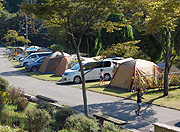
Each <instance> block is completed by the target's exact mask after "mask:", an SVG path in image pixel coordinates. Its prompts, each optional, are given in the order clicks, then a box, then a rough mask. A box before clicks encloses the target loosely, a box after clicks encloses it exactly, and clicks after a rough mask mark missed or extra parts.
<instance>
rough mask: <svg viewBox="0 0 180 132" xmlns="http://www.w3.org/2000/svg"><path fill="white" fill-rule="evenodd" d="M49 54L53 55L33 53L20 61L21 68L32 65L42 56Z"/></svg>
mask: <svg viewBox="0 0 180 132" xmlns="http://www.w3.org/2000/svg"><path fill="white" fill-rule="evenodd" d="M49 54H51V52H37V53H32V54H30V55H29V56H27V57H25V58H23V59H20V61H19V66H25V65H26V64H27V63H31V62H34V61H35V60H37V59H38V58H40V57H42V56H48V55H49Z"/></svg>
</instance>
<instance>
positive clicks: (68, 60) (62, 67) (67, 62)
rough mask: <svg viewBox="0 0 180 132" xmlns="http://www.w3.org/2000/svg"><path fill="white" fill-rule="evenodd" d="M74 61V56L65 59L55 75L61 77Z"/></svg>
mask: <svg viewBox="0 0 180 132" xmlns="http://www.w3.org/2000/svg"><path fill="white" fill-rule="evenodd" d="M71 60H72V56H68V57H63V58H62V60H61V62H60V63H59V65H58V67H57V69H56V71H55V73H54V75H56V76H61V75H62V74H63V73H64V71H65V70H66V69H68V66H69V64H70V62H71Z"/></svg>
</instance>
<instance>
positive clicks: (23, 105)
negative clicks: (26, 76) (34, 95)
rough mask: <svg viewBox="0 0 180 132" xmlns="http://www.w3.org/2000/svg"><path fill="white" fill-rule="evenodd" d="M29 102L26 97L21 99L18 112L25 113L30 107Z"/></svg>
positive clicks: (18, 103)
mask: <svg viewBox="0 0 180 132" xmlns="http://www.w3.org/2000/svg"><path fill="white" fill-rule="evenodd" d="M28 104H29V101H28V99H27V98H25V97H20V98H19V99H18V101H17V111H24V110H25V108H26V107H27V106H28Z"/></svg>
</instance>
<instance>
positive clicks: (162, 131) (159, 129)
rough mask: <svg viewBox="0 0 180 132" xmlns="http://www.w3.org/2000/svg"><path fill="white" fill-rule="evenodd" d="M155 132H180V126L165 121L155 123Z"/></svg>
mask: <svg viewBox="0 0 180 132" xmlns="http://www.w3.org/2000/svg"><path fill="white" fill-rule="evenodd" d="M153 125H154V132H180V128H179V127H176V126H170V125H166V124H164V123H158V122H157V123H154V124H153Z"/></svg>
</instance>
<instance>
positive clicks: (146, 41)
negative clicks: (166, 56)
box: [134, 29, 163, 62]
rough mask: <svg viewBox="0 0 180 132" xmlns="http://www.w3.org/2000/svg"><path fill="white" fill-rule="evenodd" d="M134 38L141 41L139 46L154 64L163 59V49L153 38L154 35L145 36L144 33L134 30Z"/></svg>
mask: <svg viewBox="0 0 180 132" xmlns="http://www.w3.org/2000/svg"><path fill="white" fill-rule="evenodd" d="M134 38H135V39H136V40H141V42H140V43H138V44H137V46H138V47H139V48H140V50H142V51H143V53H144V54H146V55H148V56H149V57H150V59H151V61H152V62H157V61H159V60H160V59H162V54H163V53H162V48H161V46H160V44H159V42H158V41H157V40H156V39H154V38H153V35H151V34H147V35H144V33H143V32H139V31H138V30H137V29H135V30H134Z"/></svg>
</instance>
